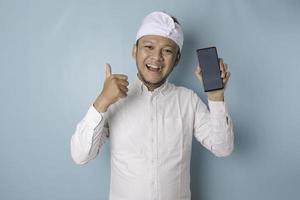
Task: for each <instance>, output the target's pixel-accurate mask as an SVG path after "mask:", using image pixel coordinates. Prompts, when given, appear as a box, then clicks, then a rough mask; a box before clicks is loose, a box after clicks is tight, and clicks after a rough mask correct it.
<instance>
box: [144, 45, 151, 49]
mask: <svg viewBox="0 0 300 200" xmlns="http://www.w3.org/2000/svg"><path fill="white" fill-rule="evenodd" d="M144 47H145V48H146V49H149V50H151V49H153V46H151V45H145V46H144Z"/></svg>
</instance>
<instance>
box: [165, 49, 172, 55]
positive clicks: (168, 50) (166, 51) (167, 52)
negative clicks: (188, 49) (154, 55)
mask: <svg viewBox="0 0 300 200" xmlns="http://www.w3.org/2000/svg"><path fill="white" fill-rule="evenodd" d="M164 52H165V53H166V54H173V51H172V50H171V49H164Z"/></svg>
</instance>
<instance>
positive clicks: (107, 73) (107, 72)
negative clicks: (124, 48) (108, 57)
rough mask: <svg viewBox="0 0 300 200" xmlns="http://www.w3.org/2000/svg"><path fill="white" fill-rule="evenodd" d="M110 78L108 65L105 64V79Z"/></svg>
mask: <svg viewBox="0 0 300 200" xmlns="http://www.w3.org/2000/svg"><path fill="white" fill-rule="evenodd" d="M110 76H111V66H110V64H109V63H106V64H105V78H108V77H110Z"/></svg>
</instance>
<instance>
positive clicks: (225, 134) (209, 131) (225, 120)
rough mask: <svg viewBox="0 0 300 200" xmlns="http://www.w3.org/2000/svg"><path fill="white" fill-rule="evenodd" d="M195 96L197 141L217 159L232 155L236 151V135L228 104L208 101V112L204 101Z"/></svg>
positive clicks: (195, 133) (195, 132)
mask: <svg viewBox="0 0 300 200" xmlns="http://www.w3.org/2000/svg"><path fill="white" fill-rule="evenodd" d="M194 95H195V96H194V99H196V112H195V121H194V135H195V137H196V139H197V140H198V141H199V142H200V143H201V144H202V145H203V146H204V147H205V148H207V149H208V150H209V151H211V152H212V153H213V154H214V155H216V156H217V157H225V156H228V155H230V154H231V153H232V151H233V149H234V134H233V124H232V120H231V117H230V115H229V113H228V111H227V106H226V103H225V102H223V101H222V102H221V101H210V100H208V106H209V110H208V109H207V106H206V105H205V104H204V103H203V101H202V100H201V99H200V98H199V97H198V96H197V95H196V94H194Z"/></svg>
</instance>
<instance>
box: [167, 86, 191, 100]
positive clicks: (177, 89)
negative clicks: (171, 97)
mask: <svg viewBox="0 0 300 200" xmlns="http://www.w3.org/2000/svg"><path fill="white" fill-rule="evenodd" d="M169 87H170V88H171V91H172V92H174V93H176V94H178V95H183V96H186V95H187V96H189V97H190V96H193V95H194V94H195V92H194V91H193V90H191V89H189V88H186V87H184V86H177V85H175V84H173V83H169ZM187 96H186V97H187Z"/></svg>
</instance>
